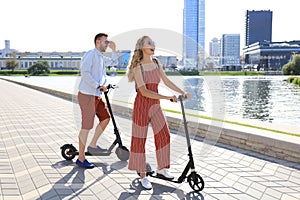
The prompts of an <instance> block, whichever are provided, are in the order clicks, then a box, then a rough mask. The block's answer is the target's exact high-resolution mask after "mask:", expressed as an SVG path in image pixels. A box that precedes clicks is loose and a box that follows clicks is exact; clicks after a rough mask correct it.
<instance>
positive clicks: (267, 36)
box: [245, 10, 272, 46]
mask: <svg viewBox="0 0 300 200" xmlns="http://www.w3.org/2000/svg"><path fill="white" fill-rule="evenodd" d="M245 39H246V41H245V44H246V46H248V45H250V44H253V43H256V42H264V41H269V42H272V11H270V10H260V11H255V10H252V11H249V10H247V11H246V36H245Z"/></svg>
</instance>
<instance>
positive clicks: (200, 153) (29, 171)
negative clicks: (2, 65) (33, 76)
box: [0, 80, 300, 200]
mask: <svg viewBox="0 0 300 200" xmlns="http://www.w3.org/2000/svg"><path fill="white" fill-rule="evenodd" d="M76 109H77V108H76V106H75V108H74V105H73V104H72V102H70V101H66V100H63V99H60V98H57V97H54V96H51V95H48V94H45V93H41V92H38V91H35V90H32V89H28V88H25V87H23V86H19V85H15V84H13V83H9V82H6V81H3V80H0V133H1V137H0V188H1V190H0V200H1V199H14V200H15V199H105V200H113V199H132V200H134V199H154V200H155V199H202V200H203V199H204V200H209V199H221V200H230V199H242V200H252V199H253V200H254V199H265V200H270V199H289V200H296V199H300V166H299V163H298V164H296V163H291V162H286V161H283V160H278V159H274V158H271V157H267V156H262V155H259V154H256V153H252V152H249V151H245V150H241V149H236V148H232V147H230V146H226V145H210V144H206V143H205V142H203V141H201V140H193V141H192V149H193V152H194V158H195V164H196V170H197V172H198V174H200V175H201V176H202V177H203V179H204V181H205V188H204V189H203V191H201V192H200V193H195V192H193V190H192V189H191V188H190V186H189V184H188V183H187V182H184V183H181V184H176V183H170V182H166V181H162V180H158V179H154V178H150V180H151V181H152V183H153V189H152V190H150V191H145V190H142V188H141V186H140V184H139V183H138V178H137V174H136V173H135V172H133V171H129V170H128V169H127V162H125V161H120V160H119V159H118V158H117V156H116V155H115V154H114V153H113V154H111V155H110V156H107V157H95V156H94V157H90V158H89V160H90V161H91V162H93V163H95V164H96V166H97V167H95V168H94V169H88V170H84V169H82V168H78V167H76V166H75V164H74V162H75V159H74V160H73V161H66V160H64V159H63V158H62V156H61V152H60V147H61V146H62V145H63V144H66V143H73V144H74V146H77V145H78V143H77V133H78V126H77V122H78V120H76V119H75V120H74V115H76V114H74V113H76V112H74V110H76ZM115 117H116V121H117V124H118V127H119V129H120V132H121V134H122V140H123V143H124V145H125V146H127V147H128V148H129V146H130V132H131V120H130V119H126V118H122V117H119V116H115ZM75 118H76V116H75ZM151 133H152V131H151V129H149V135H148V137H149V140H148V142H147V153H148V157H147V159H148V162H149V163H151V166H152V167H153V168H155V155H154V153H155V152H154V143H153V139H152V134H151ZM90 135H92V133H91V134H90ZM100 140H101V141H99V143H100V145H102V146H105V147H106V146H109V145H110V144H111V142H112V141H113V140H114V134H113V127H112V125H111V124H110V125H109V126H108V127H107V129H106V131H105V133H104V134H103V136H102V137H101V139H100ZM171 140H172V143H171V154H172V157H171V160H172V163H171V171H172V172H173V173H174V175H175V176H176V177H178V176H180V174H181V172H182V170H183V168H184V167H185V165H186V163H187V155H186V152H187V150H186V142H185V138H184V137H183V136H182V134H176V133H172V135H171Z"/></svg>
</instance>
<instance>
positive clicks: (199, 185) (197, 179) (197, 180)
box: [187, 172, 204, 192]
mask: <svg viewBox="0 0 300 200" xmlns="http://www.w3.org/2000/svg"><path fill="white" fill-rule="evenodd" d="M187 181H188V182H189V185H190V186H191V188H192V189H193V190H194V191H196V192H199V191H201V190H203V188H204V180H203V179H202V177H201V176H200V175H199V174H197V173H196V172H192V173H191V174H190V175H189V176H188V177H187Z"/></svg>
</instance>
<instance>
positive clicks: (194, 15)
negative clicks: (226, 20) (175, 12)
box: [183, 0, 205, 70]
mask: <svg viewBox="0 0 300 200" xmlns="http://www.w3.org/2000/svg"><path fill="white" fill-rule="evenodd" d="M204 55H205V0H184V11H183V63H184V66H185V68H196V69H198V70H200V69H201V68H202V67H204Z"/></svg>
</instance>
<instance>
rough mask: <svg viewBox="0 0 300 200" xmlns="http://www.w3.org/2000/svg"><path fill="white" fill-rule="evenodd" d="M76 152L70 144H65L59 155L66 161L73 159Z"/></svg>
mask: <svg viewBox="0 0 300 200" xmlns="http://www.w3.org/2000/svg"><path fill="white" fill-rule="evenodd" d="M76 151H77V150H76V148H75V147H74V146H73V145H72V144H65V145H64V146H62V147H61V155H62V157H63V158H64V159H66V160H72V159H73V158H75V155H76Z"/></svg>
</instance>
